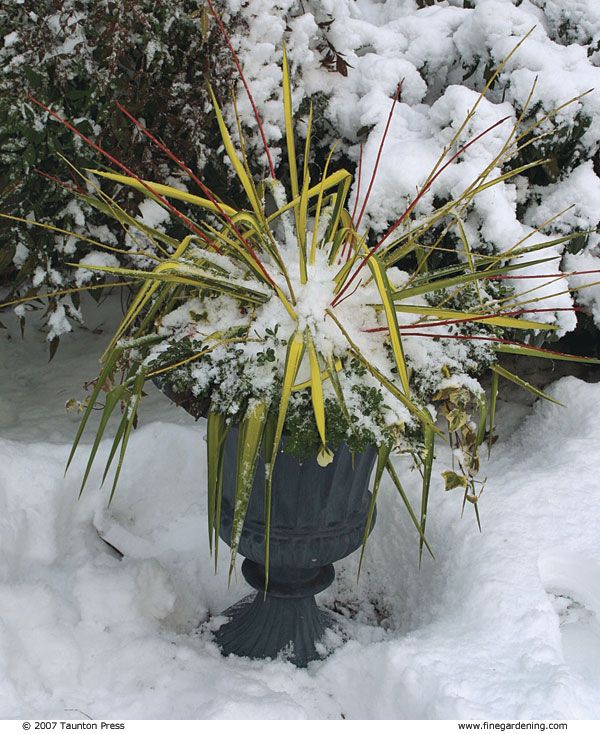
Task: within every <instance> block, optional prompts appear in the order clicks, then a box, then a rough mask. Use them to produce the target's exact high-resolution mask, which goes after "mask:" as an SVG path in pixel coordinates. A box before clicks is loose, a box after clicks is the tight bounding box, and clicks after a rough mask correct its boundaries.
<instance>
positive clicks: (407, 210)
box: [331, 116, 508, 308]
mask: <svg viewBox="0 0 600 734" xmlns="http://www.w3.org/2000/svg"><path fill="white" fill-rule="evenodd" d="M506 120H508V116H507V117H503V118H502V119H501V120H498V121H497V122H495V123H494V124H493V125H490V127H488V128H487V129H486V130H484V131H483V132H482V133H479V135H477V136H476V137H474V138H473V139H472V140H469V142H468V143H465V145H463V146H462V147H461V148H459V149H458V151H457V152H456V153H455V154H454V155H453V156H452V157H451V158H450V160H448V161H446V163H444V165H443V166H442V167H441V168H440V170H439V171H437V173H435V175H434V176H432V177H431V178H430V179H429V181H428V182H427V183H426V184H425V185H424V186H423V188H422V189H421V191H420V192H419V193H418V194H417V196H416V197H415V198H414V199H413V201H412V202H411V203H410V204H409V206H408V207H407V208H406V209H405V211H404V213H403V214H402V215H401V216H400V217H399V218H398V219H397V220H396V221H395V222H394V223H393V224H392V226H391V227H390V228H389V229H388V231H387V232H386V233H385V234H384V235H383V237H382V238H381V239H380V240H379V242H378V243H377V244H376V245H375V247H373V249H372V250H371V251H370V252H369V254H368V255H367V256H366V257H365V258H364V259H363V260H361V262H360V264H359V266H358V267H357V268H356V270H355V271H354V274H353V275H352V277H351V278H350V279H349V281H347V282H346V285H345V286H344V287H343V288H342V290H341V291H340V292H339V293H338V294H337V296H336V297H335V298H334V300H333V301H332V302H331V306H332V307H333V308H335V306H336V304H337V303H338V301H339V300H340V298H341V296H342V295H343V294H344V292H345V291H346V290H347V289H348V288H349V287H350V284H351V283H352V281H353V280H354V279H355V278H356V276H357V275H358V274H359V273H360V271H361V270H362V268H363V267H364V266H365V265H366V264H367V262H368V261H369V258H370V257H372V256H373V255H374V254H375V253H376V252H377V250H378V249H379V248H380V247H381V245H383V243H384V242H385V241H386V239H387V238H388V237H389V236H390V235H391V234H392V232H393V231H394V230H395V229H396V228H397V227H399V226H400V224H402V222H403V221H404V220H405V219H406V217H407V216H408V215H409V214H410V213H411V211H412V210H413V209H414V208H415V206H416V205H417V204H418V203H419V201H420V200H421V198H422V197H423V196H424V195H425V193H426V192H427V191H428V190H429V189H430V188H431V186H432V185H433V183H434V182H435V181H436V179H437V178H438V177H439V176H441V174H442V173H443V172H444V171H445V170H446V168H448V166H449V165H451V164H452V163H454V161H455V160H456V159H457V158H458V157H459V156H460V155H462V153H464V152H465V150H467V148H469V147H470V146H471V145H473V144H474V143H476V142H477V141H478V140H480V139H481V138H482V137H483V136H484V135H487V134H488V133H489V132H491V131H492V130H493V129H494V128H496V127H498V125H501V124H502V123H503V122H505V121H506Z"/></svg>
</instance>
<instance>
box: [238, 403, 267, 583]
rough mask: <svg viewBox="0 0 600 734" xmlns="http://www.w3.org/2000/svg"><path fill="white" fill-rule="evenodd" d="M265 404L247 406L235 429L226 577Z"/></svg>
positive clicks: (250, 479)
mask: <svg viewBox="0 0 600 734" xmlns="http://www.w3.org/2000/svg"><path fill="white" fill-rule="evenodd" d="M267 412H268V405H267V403H266V402H265V401H260V402H256V403H254V405H252V406H251V407H249V408H248V410H247V412H246V415H245V416H244V419H243V420H242V422H241V423H240V426H239V429H238V450H237V464H236V483H235V501H234V507H233V523H232V527H231V543H230V545H231V563H230V566H229V579H230V580H231V575H232V573H233V569H234V568H235V559H236V556H237V552H238V548H239V544H240V539H241V537H242V529H243V525H244V519H245V517H246V512H247V510H248V503H249V501H250V494H251V493H252V486H253V483H254V474H255V472H256V463H257V461H258V455H259V451H260V445H261V441H262V436H263V431H264V428H265V422H266V419H267Z"/></svg>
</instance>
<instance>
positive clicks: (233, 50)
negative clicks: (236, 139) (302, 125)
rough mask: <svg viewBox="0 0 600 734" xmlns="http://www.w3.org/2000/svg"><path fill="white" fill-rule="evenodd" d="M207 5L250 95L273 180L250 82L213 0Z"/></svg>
mask: <svg viewBox="0 0 600 734" xmlns="http://www.w3.org/2000/svg"><path fill="white" fill-rule="evenodd" d="M206 3H207V5H208V7H209V8H210V11H211V13H212V14H213V16H214V18H215V20H216V21H217V25H218V26H219V29H220V31H221V34H222V36H223V38H224V39H225V43H226V44H227V46H228V47H229V50H230V51H231V55H232V57H233V61H234V63H235V65H236V67H237V70H238V73H239V75H240V79H241V80H242V84H243V85H244V89H245V90H246V94H247V95H248V100H249V101H250V105H251V107H252V112H253V113H254V118H255V119H256V124H257V125H258V129H259V131H260V137H261V138H262V143H263V147H264V149H265V153H266V155H267V161H268V162H269V171H270V173H271V178H275V168H274V166H273V160H272V158H271V153H270V151H269V146H268V145H267V138H266V136H265V131H264V129H263V126H262V122H261V119H260V115H259V114H258V109H257V108H256V104H255V103H254V98H253V97H252V93H251V92H250V87H249V86H248V82H247V81H246V77H245V76H244V72H243V71H242V66H241V64H240V60H239V58H238V55H237V53H236V52H235V49H234V48H233V44H232V43H231V39H230V38H229V34H228V33H227V31H226V30H225V26H224V25H223V21H222V20H221V17H220V16H219V14H218V13H217V11H216V10H215V7H214V5H213V4H212V2H211V0H206Z"/></svg>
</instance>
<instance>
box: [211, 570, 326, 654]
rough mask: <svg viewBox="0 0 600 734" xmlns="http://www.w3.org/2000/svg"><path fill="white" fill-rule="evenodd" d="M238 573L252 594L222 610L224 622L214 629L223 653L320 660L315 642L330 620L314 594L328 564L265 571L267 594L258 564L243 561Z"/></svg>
mask: <svg viewBox="0 0 600 734" xmlns="http://www.w3.org/2000/svg"><path fill="white" fill-rule="evenodd" d="M242 572H243V574H244V577H245V578H246V580H247V581H248V583H250V585H251V586H253V587H254V588H255V589H257V591H258V593H257V594H256V595H255V596H254V597H247V598H246V599H243V600H242V601H241V602H239V603H238V604H235V605H234V606H232V607H230V608H229V609H227V610H226V611H225V612H223V614H224V615H225V616H227V617H229V621H228V622H226V623H225V624H224V625H223V626H222V627H221V628H220V629H219V630H218V631H217V632H216V633H215V637H216V641H217V644H218V645H219V647H220V648H221V651H222V652H223V654H224V655H230V654H234V655H240V656H243V657H250V658H276V657H277V655H279V654H280V653H283V654H285V655H286V657H287V658H288V659H289V660H291V661H292V662H293V663H294V664H295V665H297V666H298V667H306V666H307V665H308V663H309V662H310V661H311V660H318V659H320V658H321V657H322V655H320V654H319V653H318V651H317V644H318V643H319V641H320V640H321V639H322V638H323V636H324V634H325V632H326V630H327V629H328V628H329V627H332V626H333V625H334V623H335V620H334V618H333V617H332V616H331V615H330V614H328V613H327V612H324V611H322V610H321V609H319V607H318V606H317V603H316V601H315V594H317V593H318V592H319V591H323V589H326V588H327V587H328V586H329V585H330V584H331V582H332V581H333V578H334V575H335V573H334V570H333V565H332V564H329V565H328V566H324V567H322V568H316V569H271V571H270V574H269V576H270V578H269V588H268V591H267V594H265V593H264V567H263V566H260V565H259V564H257V563H254V562H253V561H249V560H247V559H246V560H245V561H244V563H243V565H242ZM283 579H285V581H283Z"/></svg>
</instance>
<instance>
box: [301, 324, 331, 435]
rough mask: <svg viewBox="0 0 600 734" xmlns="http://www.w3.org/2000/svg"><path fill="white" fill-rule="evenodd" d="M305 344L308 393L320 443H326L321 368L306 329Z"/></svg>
mask: <svg viewBox="0 0 600 734" xmlns="http://www.w3.org/2000/svg"><path fill="white" fill-rule="evenodd" d="M306 344H307V347H308V360H309V363H310V394H311V399H312V405H313V411H314V413H315V421H316V423H317V430H318V431H319V436H320V438H321V444H322V445H323V446H325V444H326V443H327V440H326V437H325V400H324V398H323V383H322V381H321V370H320V368H319V357H318V355H317V350H316V349H315V344H314V342H313V340H312V337H311V335H310V332H309V331H308V329H307V330H306Z"/></svg>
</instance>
